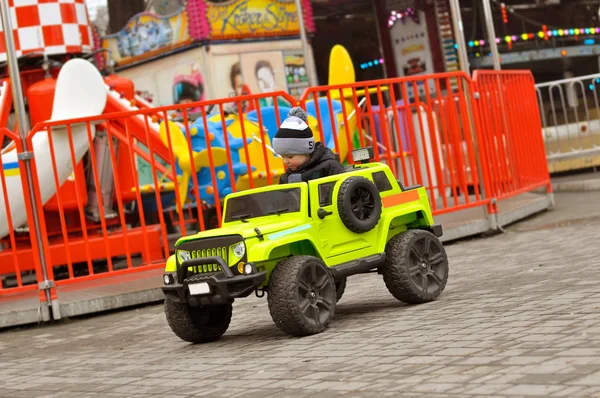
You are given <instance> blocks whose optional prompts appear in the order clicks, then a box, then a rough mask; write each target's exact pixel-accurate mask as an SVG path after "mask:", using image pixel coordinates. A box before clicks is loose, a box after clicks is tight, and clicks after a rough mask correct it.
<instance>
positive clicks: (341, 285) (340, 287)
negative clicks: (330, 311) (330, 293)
mask: <svg viewBox="0 0 600 398" xmlns="http://www.w3.org/2000/svg"><path fill="white" fill-rule="evenodd" d="M346 281H347V278H342V279H340V280H339V281H337V282H336V283H335V298H336V300H335V301H336V302H337V301H340V299H341V298H342V296H343V295H344V292H345V291H346Z"/></svg>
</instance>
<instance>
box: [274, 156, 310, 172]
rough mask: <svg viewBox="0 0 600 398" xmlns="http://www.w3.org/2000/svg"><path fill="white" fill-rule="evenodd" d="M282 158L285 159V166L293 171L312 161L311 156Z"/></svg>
mask: <svg viewBox="0 0 600 398" xmlns="http://www.w3.org/2000/svg"><path fill="white" fill-rule="evenodd" d="M281 157H282V158H283V164H285V166H286V167H287V168H288V169H290V170H292V171H294V170H296V169H297V168H298V167H300V166H302V165H303V164H304V163H306V162H308V159H310V156H308V155H281Z"/></svg>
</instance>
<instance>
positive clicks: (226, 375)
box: [0, 193, 600, 398]
mask: <svg viewBox="0 0 600 398" xmlns="http://www.w3.org/2000/svg"><path fill="white" fill-rule="evenodd" d="M596 194H597V193H596ZM565 198H567V199H568V198H572V197H569V196H558V195H557V212H555V213H547V214H544V215H541V216H538V217H536V218H534V219H532V220H530V221H527V222H525V223H522V224H517V225H516V226H513V227H511V228H509V229H508V231H507V233H504V234H501V235H497V236H493V237H488V238H484V239H476V240H470V241H463V242H460V243H456V244H451V245H447V251H448V253H449V256H450V278H449V283H448V286H447V288H446V291H445V292H444V293H443V294H442V296H440V298H439V299H438V300H437V301H435V302H433V303H428V304H423V305H417V306H409V305H405V304H403V303H400V302H398V301H396V300H395V299H394V298H393V297H392V296H391V295H390V294H389V293H388V292H387V290H386V289H385V285H384V284H383V281H382V279H381V276H380V275H377V274H368V275H360V276H354V277H352V278H350V279H349V281H348V287H347V290H346V293H345V295H344V297H343V298H342V299H341V301H340V302H339V304H338V307H337V310H336V311H337V313H336V317H335V319H334V321H333V323H332V325H331V327H330V328H329V329H328V330H327V331H326V332H325V333H322V334H320V335H317V336H311V337H305V338H293V337H289V336H286V335H284V334H283V333H282V332H280V331H279V330H278V329H277V328H276V327H275V325H274V324H273V322H272V320H271V318H270V316H269V312H268V309H267V305H266V299H258V298H255V297H252V298H249V299H246V300H239V301H237V302H236V303H235V304H234V315H233V320H232V324H231V327H230V329H229V330H228V332H227V333H226V334H225V335H224V337H223V338H222V339H221V340H219V341H218V342H216V343H212V344H207V345H190V344H188V343H185V342H183V341H181V340H179V339H178V338H177V337H176V336H175V335H174V334H173V333H172V332H171V331H170V329H169V327H168V325H167V323H166V320H165V317H164V313H163V308H162V306H148V307H143V308H138V309H135V310H128V311H121V312H115V313H110V314H104V315H99V316H93V317H89V318H86V319H72V320H68V321H65V322H62V323H59V324H54V325H49V326H40V327H30V328H22V329H13V330H8V331H4V332H0V397H6V398H9V397H11V398H12V397H48V398H49V397H62V398H66V397H73V398H75V397H77V398H83V397H149V396H165V397H200V396H206V397H244V398H251V397H331V396H360V397H385V396H391V397H396V396H399V397H403V396H406V397H413V396H414V397H421V396H422V397H437V396H456V397H476V396H507V397H517V396H542V397H580V396H581V397H587V396H598V397H600V288H599V286H600V244H599V240H600V220H599V219H598V218H597V217H589V218H587V219H586V218H585V217H584V218H580V219H577V220H576V222H570V223H567V222H559V221H560V220H559V221H557V215H559V216H560V214H563V213H560V212H565V211H567V212H568V202H566V199H565ZM589 198H590V200H592V199H593V200H596V199H595V197H593V196H589ZM590 206H592V205H590ZM558 218H560V217H558ZM563 221H564V220H563Z"/></svg>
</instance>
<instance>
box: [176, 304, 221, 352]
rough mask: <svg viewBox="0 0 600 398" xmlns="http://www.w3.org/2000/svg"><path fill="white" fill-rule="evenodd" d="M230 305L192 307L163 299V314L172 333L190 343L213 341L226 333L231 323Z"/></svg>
mask: <svg viewBox="0 0 600 398" xmlns="http://www.w3.org/2000/svg"><path fill="white" fill-rule="evenodd" d="M231 312H232V305H231V304H220V305H208V306H204V307H192V306H190V305H189V304H187V303H178V302H176V301H174V300H172V299H170V298H169V297H167V298H166V299H165V314H166V316H167V322H168V323H169V326H170V327H171V330H173V333H175V334H176V335H177V337H179V338H180V339H182V340H185V341H189V342H190V343H208V342H210V341H215V340H217V339H218V338H219V337H221V336H222V335H223V333H225V332H226V331H227V328H228V327H229V322H231Z"/></svg>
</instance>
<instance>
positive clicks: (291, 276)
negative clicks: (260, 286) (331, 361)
mask: <svg viewBox="0 0 600 398" xmlns="http://www.w3.org/2000/svg"><path fill="white" fill-rule="evenodd" d="M268 293H269V295H268V297H267V302H268V304H269V311H270V312H271V317H272V318H273V321H274V322H275V325H277V327H278V328H279V329H281V330H282V331H283V332H285V333H287V334H290V335H292V336H308V335H311V334H317V333H320V332H322V331H324V330H325V329H326V328H327V327H328V326H329V323H330V322H331V319H332V318H333V315H334V312H335V303H336V291H335V284H334V282H333V277H332V276H331V273H330V272H329V270H328V269H327V267H325V265H324V264H323V262H322V261H321V260H319V259H318V258H316V257H312V256H293V257H290V258H288V259H286V260H283V261H282V262H280V263H279V264H277V267H275V270H273V273H272V274H271V279H270V281H269V289H268Z"/></svg>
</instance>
